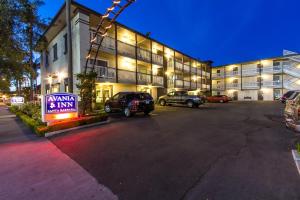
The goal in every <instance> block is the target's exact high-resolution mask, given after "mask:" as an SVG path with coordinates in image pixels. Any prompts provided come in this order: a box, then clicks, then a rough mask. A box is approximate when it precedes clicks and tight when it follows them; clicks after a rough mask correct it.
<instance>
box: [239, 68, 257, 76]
mask: <svg viewBox="0 0 300 200" xmlns="http://www.w3.org/2000/svg"><path fill="white" fill-rule="evenodd" d="M258 74H259V70H258V69H257V68H251V69H243V70H242V75H243V76H256V75H258Z"/></svg>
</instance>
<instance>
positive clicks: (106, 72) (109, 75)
mask: <svg viewBox="0 0 300 200" xmlns="http://www.w3.org/2000/svg"><path fill="white" fill-rule="evenodd" d="M95 72H96V73H97V80H98V81H101V80H103V79H105V80H114V79H115V78H116V69H115V68H111V67H103V66H95Z"/></svg>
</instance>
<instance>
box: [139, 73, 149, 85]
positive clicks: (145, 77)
mask: <svg viewBox="0 0 300 200" xmlns="http://www.w3.org/2000/svg"><path fill="white" fill-rule="evenodd" d="M137 80H138V84H142V85H148V84H150V83H151V75H149V74H143V73H137Z"/></svg>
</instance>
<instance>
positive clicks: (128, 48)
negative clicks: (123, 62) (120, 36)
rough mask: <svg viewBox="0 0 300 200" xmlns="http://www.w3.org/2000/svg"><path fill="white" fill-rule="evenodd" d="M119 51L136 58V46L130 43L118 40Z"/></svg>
mask: <svg viewBox="0 0 300 200" xmlns="http://www.w3.org/2000/svg"><path fill="white" fill-rule="evenodd" d="M118 53H119V54H121V55H123V56H128V57H131V58H135V47H134V46H132V45H130V44H126V43H124V42H121V41H118Z"/></svg>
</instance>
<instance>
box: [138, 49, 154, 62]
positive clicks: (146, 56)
mask: <svg viewBox="0 0 300 200" xmlns="http://www.w3.org/2000/svg"><path fill="white" fill-rule="evenodd" d="M137 57H138V59H140V60H143V61H146V62H151V52H150V51H147V50H144V49H140V48H138V49H137Z"/></svg>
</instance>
